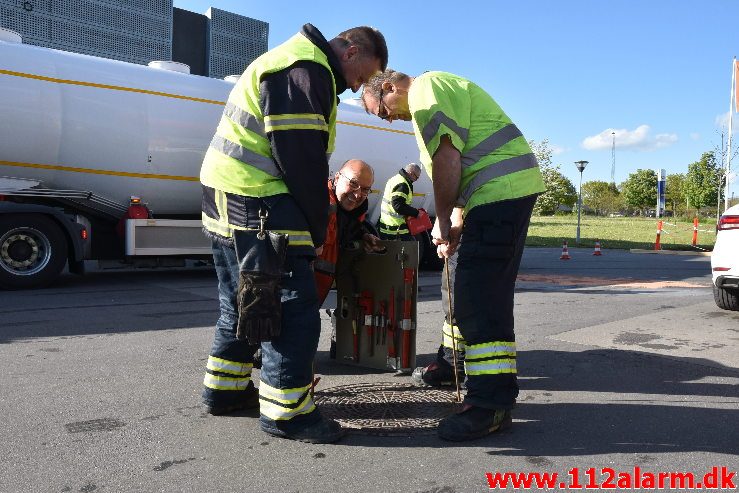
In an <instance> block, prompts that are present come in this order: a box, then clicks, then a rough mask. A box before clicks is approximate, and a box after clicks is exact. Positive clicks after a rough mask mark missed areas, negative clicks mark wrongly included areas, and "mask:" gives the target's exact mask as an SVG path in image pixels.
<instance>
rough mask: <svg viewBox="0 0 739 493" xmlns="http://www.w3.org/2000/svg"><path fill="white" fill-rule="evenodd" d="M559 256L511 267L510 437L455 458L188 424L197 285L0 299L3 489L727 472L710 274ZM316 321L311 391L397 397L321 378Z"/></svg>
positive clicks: (364, 487)
mask: <svg viewBox="0 0 739 493" xmlns="http://www.w3.org/2000/svg"><path fill="white" fill-rule="evenodd" d="M559 253H560V252H559V250H557V249H529V250H527V251H526V253H525V255H524V260H523V263H522V267H521V275H520V280H519V283H518V285H517V295H516V327H517V328H516V331H517V341H518V351H519V353H518V367H519V377H520V385H521V394H520V396H519V400H518V406H517V408H516V410H515V411H514V423H513V425H514V426H513V428H512V429H511V430H510V431H508V432H505V433H502V434H497V435H492V436H489V437H486V438H484V439H481V440H477V441H474V442H469V443H463V444H449V443H447V442H443V441H441V440H439V439H437V438H436V437H435V436H434V435H417V436H411V437H380V436H365V435H356V434H352V435H350V436H348V437H347V438H346V439H345V440H344V441H342V442H341V443H340V444H337V445H308V444H302V443H295V442H292V441H287V440H281V439H277V438H272V437H270V436H268V435H265V434H263V433H262V432H261V431H260V430H259V427H258V423H257V420H256V419H255V415H254V414H251V413H242V414H240V415H237V416H230V417H212V416H209V415H207V414H205V413H204V411H203V409H202V408H201V405H200V397H199V393H200V389H201V384H202V383H201V382H202V376H203V368H204V365H205V361H206V359H207V355H208V350H209V348H210V344H211V340H212V331H213V329H212V325H213V323H214V322H215V319H216V317H217V298H216V287H215V283H216V281H215V276H214V273H213V271H212V270H210V269H208V268H198V269H190V270H159V271H112V272H93V273H91V274H89V275H87V276H85V277H77V276H71V275H65V276H64V277H62V278H61V279H60V281H59V282H58V283H57V284H56V285H54V286H53V287H51V288H48V289H44V290H38V291H18V292H0V375H2V377H1V378H2V385H1V386H0V413H2V416H3V419H2V420H1V422H0V433H1V435H0V436H2V440H0V462H1V463H0V491H2V492H16V491H17V492H21V491H23V492H26V491H33V492H45V491H50V492H60V491H74V492H77V491H81V492H92V491H100V492H108V491H110V492H113V491H115V492H121V491H126V492H128V491H132V492H133V491H136V492H149V491H166V492H170V491H171V492H175V491H176V492H179V491H197V492H211V491H212V492H223V491H250V492H268V491H269V492H274V491H279V492H292V491H301V492H303V491H306V492H312V491H316V492H318V491H320V492H349V491H366V492H376V491H377V492H380V491H382V492H385V491H387V492H394V493H405V492H429V493H430V492H435V493H456V492H478V491H488V490H489V488H488V480H487V479H486V473H488V472H489V473H492V474H495V473H496V472H525V473H529V472H540V473H541V472H557V473H559V474H560V478H559V480H558V481H569V480H571V479H572V477H571V476H567V474H568V471H572V470H573V468H579V470H578V474H579V480H580V483H582V484H583V485H585V484H586V483H587V480H588V476H587V472H586V470H587V469H588V468H591V467H592V468H595V470H594V471H595V472H594V473H593V474H595V476H594V478H595V480H596V481H597V482H603V481H606V480H607V479H608V478H607V476H608V474H609V471H608V470H606V471H602V469H603V468H612V469H613V471H614V472H615V474H616V475H618V473H619V472H630V473H633V472H634V468H635V467H639V468H641V470H642V471H649V472H653V473H655V474H656V473H658V472H663V471H666V472H669V471H674V472H677V471H684V472H693V473H695V474H696V476H702V475H703V474H704V473H705V472H708V471H711V469H712V468H713V467H715V466H716V467H721V466H726V467H728V468H729V470H732V471H737V470H738V469H739V459H738V458H737V457H739V426H738V424H739V313H736V312H727V311H723V310H720V309H718V308H717V307H716V306H715V304H714V303H713V297H712V293H711V288H710V264H709V258H708V257H696V256H674V255H640V254H633V253H628V252H623V251H610V250H604V255H603V256H601V257H594V256H592V255H591V253H592V252H591V251H589V250H578V249H571V250H570V254H571V255H572V260H569V261H561V260H559ZM439 277H440V276H439V275H438V273H423V274H422V276H421V278H420V282H419V284H420V286H421V291H420V296H419V300H420V301H419V304H418V330H417V345H418V353H419V358H418V361H419V364H423V363H427V362H429V361H430V360H431V358H432V357H433V354H434V353H435V351H436V347H437V345H438V342H439V339H440V336H439V331H440V326H441V321H442V315H441V313H442V312H441V302H440V296H439V283H440V279H439ZM322 323H323V335H322V340H321V343H320V347H319V354H318V358H317V372H318V373H319V374H321V375H322V380H321V384H320V386H319V389H318V390H319V391H321V390H322V389H330V388H331V387H334V386H341V385H352V384H361V383H368V382H369V383H380V382H405V381H406V378H407V377H397V376H394V375H392V374H389V373H383V372H376V371H362V370H358V369H355V368H350V367H348V366H346V365H342V364H340V363H337V362H335V361H333V360H330V359H329V357H328V348H329V341H328V335H329V332H330V323H329V320H328V318H327V317H326V316H325V315H323V314H322ZM255 374H256V372H255ZM571 474H572V473H571ZM622 477H623V476H622ZM719 477H720V474H719ZM616 479H618V476H617V477H616ZM701 479H702V478H701ZM734 484H736V485H738V486H739V479H737V478H736V477H734ZM642 490H643V491H647V490H648V489H645V488H643V487H642Z"/></svg>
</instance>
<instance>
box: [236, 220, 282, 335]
mask: <svg viewBox="0 0 739 493" xmlns="http://www.w3.org/2000/svg"><path fill="white" fill-rule="evenodd" d="M234 245H235V247H236V257H237V258H238V260H239V287H238V292H237V296H236V306H237V307H238V312H239V322H238V325H237V327H236V338H237V339H242V340H246V341H247V342H248V343H249V344H259V343H261V342H264V341H269V340H271V339H272V338H274V337H277V336H279V335H280V319H281V305H280V278H281V277H282V274H283V266H284V264H285V253H286V251H287V235H285V234H280V233H274V232H272V231H265V230H263V229H262V230H261V231H238V230H237V231H234Z"/></svg>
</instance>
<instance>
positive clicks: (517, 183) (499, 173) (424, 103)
mask: <svg viewBox="0 0 739 493" xmlns="http://www.w3.org/2000/svg"><path fill="white" fill-rule="evenodd" d="M408 104H409V107H410V111H411V114H412V116H413V126H414V131H415V134H416V141H417V143H418V147H419V150H420V151H421V162H422V163H423V165H424V167H425V168H426V171H427V173H428V174H429V176H430V177H431V178H432V180H433V169H432V158H433V155H434V154H435V153H436V151H437V149H438V148H439V144H440V142H441V138H442V136H444V135H446V136H448V137H449V139H450V140H451V143H452V145H453V146H454V147H455V148H456V149H457V150H458V151H459V152H460V154H461V160H462V176H461V180H460V187H459V197H458V204H460V205H464V206H465V212H469V210H470V209H472V208H473V207H475V206H476V205H481V204H487V203H491V202H498V201H502V200H510V199H515V198H520V197H526V196H529V195H534V194H537V193H541V192H543V191H544V181H543V180H542V177H541V172H540V170H539V166H538V164H537V162H536V158H535V157H534V154H533V153H532V152H531V148H530V147H529V145H528V143H527V142H526V139H525V138H524V137H523V135H522V134H521V132H520V130H519V129H518V128H517V127H516V126H515V125H514V124H513V123H512V122H511V120H510V119H509V118H508V116H507V115H506V114H505V113H504V112H503V110H502V109H501V108H500V106H498V104H497V103H496V102H495V100H493V98H492V97H490V95H489V94H487V93H486V92H485V91H484V90H483V89H481V88H480V87H479V86H477V85H476V84H474V83H473V82H471V81H469V80H467V79H464V78H462V77H459V76H456V75H454V74H450V73H447V72H426V73H424V74H422V75H420V76H418V77H416V78H415V79H414V80H413V83H412V85H411V89H410V92H409V95H408Z"/></svg>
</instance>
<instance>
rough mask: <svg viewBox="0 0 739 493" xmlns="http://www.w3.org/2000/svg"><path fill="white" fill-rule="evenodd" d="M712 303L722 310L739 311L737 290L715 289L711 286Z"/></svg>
mask: <svg viewBox="0 0 739 493" xmlns="http://www.w3.org/2000/svg"><path fill="white" fill-rule="evenodd" d="M713 301H715V302H716V306H718V307H719V308H722V309H724V310H733V311H739V290H738V289H725V288H717V287H716V285H715V284H714V285H713Z"/></svg>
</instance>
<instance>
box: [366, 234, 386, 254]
mask: <svg viewBox="0 0 739 493" xmlns="http://www.w3.org/2000/svg"><path fill="white" fill-rule="evenodd" d="M362 241H363V242H364V251H365V252H367V253H372V252H382V251H383V250H385V247H383V246H382V245H380V244H379V242H380V239H379V238H378V237H377V236H375V235H372V234H369V233H365V234H364V235H363V236H362Z"/></svg>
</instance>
